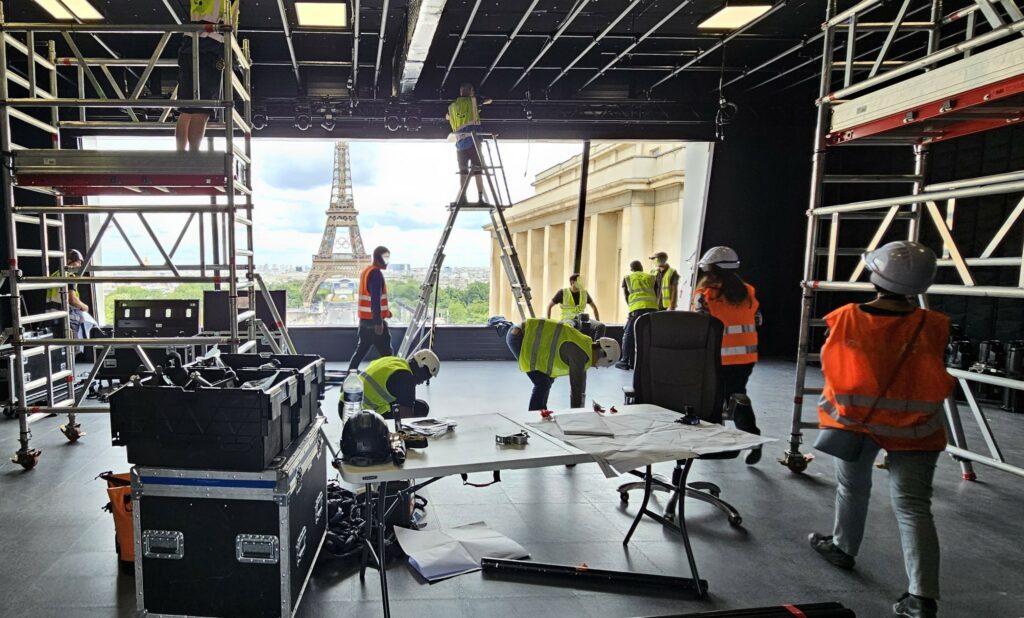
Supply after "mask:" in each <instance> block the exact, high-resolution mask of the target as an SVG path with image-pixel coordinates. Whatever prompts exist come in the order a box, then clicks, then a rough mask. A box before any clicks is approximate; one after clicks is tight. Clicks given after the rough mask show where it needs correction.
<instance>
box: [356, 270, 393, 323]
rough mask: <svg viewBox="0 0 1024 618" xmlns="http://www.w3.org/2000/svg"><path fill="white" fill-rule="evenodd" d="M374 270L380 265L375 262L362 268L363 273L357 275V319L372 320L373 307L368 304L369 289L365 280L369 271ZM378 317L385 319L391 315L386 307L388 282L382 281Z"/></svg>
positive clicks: (368, 276) (367, 278)
mask: <svg viewBox="0 0 1024 618" xmlns="http://www.w3.org/2000/svg"><path fill="white" fill-rule="evenodd" d="M375 270H380V266H377V265H376V264H370V265H369V266H367V267H366V268H364V269H363V273H362V274H361V275H359V319H360V320H372V319H373V307H371V306H370V289H369V288H368V287H367V285H366V282H367V281H368V280H369V278H370V273H372V272H373V271H375ZM380 317H381V319H386V318H390V317H391V311H390V309H388V283H387V281H385V282H384V287H383V288H382V289H381V291H380Z"/></svg>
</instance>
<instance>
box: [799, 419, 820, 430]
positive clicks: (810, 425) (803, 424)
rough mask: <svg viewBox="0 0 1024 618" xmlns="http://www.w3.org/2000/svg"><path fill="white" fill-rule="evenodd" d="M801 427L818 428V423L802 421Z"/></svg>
mask: <svg viewBox="0 0 1024 618" xmlns="http://www.w3.org/2000/svg"><path fill="white" fill-rule="evenodd" d="M799 427H800V429H818V428H819V426H818V423H812V422H809V421H801V422H800V424H799Z"/></svg>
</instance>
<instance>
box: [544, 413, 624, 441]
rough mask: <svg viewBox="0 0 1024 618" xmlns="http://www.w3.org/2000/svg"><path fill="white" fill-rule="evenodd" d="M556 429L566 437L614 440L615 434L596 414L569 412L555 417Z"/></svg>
mask: <svg viewBox="0 0 1024 618" xmlns="http://www.w3.org/2000/svg"><path fill="white" fill-rule="evenodd" d="M555 423H557V424H558V428H559V429H560V430H561V431H562V433H564V434H565V435H567V436H604V437H606V438H614V437H615V432H614V431H612V430H611V429H609V427H608V425H607V424H606V423H605V422H604V417H603V416H601V415H599V414H597V413H596V412H570V413H568V414H559V415H557V416H556V417H555Z"/></svg>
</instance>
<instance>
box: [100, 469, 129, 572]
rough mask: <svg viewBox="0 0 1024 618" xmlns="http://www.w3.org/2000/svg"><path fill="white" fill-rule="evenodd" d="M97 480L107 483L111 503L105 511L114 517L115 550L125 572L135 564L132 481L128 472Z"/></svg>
mask: <svg viewBox="0 0 1024 618" xmlns="http://www.w3.org/2000/svg"><path fill="white" fill-rule="evenodd" d="M96 478H98V479H103V480H104V481H106V482H107V497H108V498H110V502H108V503H107V505H106V506H104V507H103V510H104V511H107V512H109V513H111V514H112V515H113V516H114V548H115V549H116V550H117V558H118V560H120V561H121V567H122V569H123V570H127V569H128V568H129V565H132V564H133V563H134V562H135V534H134V530H133V524H132V480H131V475H130V474H129V473H127V472H125V473H122V474H114V473H113V472H109V471H108V472H103V473H101V474H100V475H99V476H97V477H96Z"/></svg>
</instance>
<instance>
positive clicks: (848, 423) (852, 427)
mask: <svg viewBox="0 0 1024 618" xmlns="http://www.w3.org/2000/svg"><path fill="white" fill-rule="evenodd" d="M863 260H864V265H865V266H866V267H867V270H868V271H869V272H870V273H871V283H873V284H874V285H875V288H876V290H877V292H878V294H877V296H876V297H875V299H874V300H872V301H871V302H868V303H864V304H848V305H846V306H844V307H840V308H839V309H836V310H835V311H833V312H832V313H830V314H829V315H828V316H826V317H825V322H826V324H827V325H828V329H829V336H828V339H827V340H826V342H825V345H824V347H822V350H821V365H822V372H823V373H824V376H825V388H824V389H823V391H822V395H821V399H820V400H819V402H818V423H819V426H820V427H821V431H820V432H819V433H818V438H817V440H816V441H815V444H814V446H815V448H816V449H818V450H820V451H823V452H825V453H828V454H830V455H833V456H834V457H835V458H836V459H835V462H836V481H837V483H836V501H835V503H836V514H835V518H834V523H833V528H832V534H830V535H822V534H817V533H813V534H811V535H810V537H809V541H810V543H811V546H812V547H813V548H814V550H815V551H817V552H818V553H819V554H821V556H822V557H824V558H825V559H826V560H827V561H828V562H830V563H832V564H833V565H835V566H837V567H839V568H843V569H852V568H853V566H854V563H855V558H856V556H857V553H858V550H859V549H860V545H861V541H862V540H863V538H864V531H865V530H864V529H865V525H864V524H865V520H866V518H867V513H868V501H869V500H870V498H871V477H872V473H873V467H874V466H873V464H874V461H875V457H876V456H877V455H878V451H879V450H880V449H885V451H886V453H887V455H886V461H887V462H888V465H887V468H888V475H887V476H888V479H889V491H890V493H891V494H892V505H893V510H894V511H895V513H896V522H897V525H898V527H899V531H900V535H899V539H900V543H901V545H902V549H903V561H904V563H905V566H906V572H907V577H908V579H909V585H908V588H907V592H906V593H905V594H903V596H901V597H900V598H899V599H898V600H897V601H896V603H895V604H894V605H893V612H894V613H895V615H897V616H908V617H913V618H932V617H934V616H936V615H937V614H938V603H937V600H938V598H939V538H938V534H937V532H936V530H935V522H934V519H933V517H932V512H931V498H932V478H933V476H934V474H935V465H936V462H937V461H938V458H939V453H941V452H942V451H943V450H944V449H945V448H946V431H945V427H944V421H943V402H944V401H945V400H946V398H947V397H948V396H949V394H950V393H951V392H952V390H953V379H952V378H951V377H950V376H949V374H948V373H947V372H946V367H945V359H944V352H945V347H946V343H947V342H948V341H949V318H948V317H946V316H945V315H943V314H941V313H939V312H937V311H930V310H927V309H922V308H920V307H917V306H916V305H915V304H914V303H913V302H911V300H910V298H909V297H913V296H916V295H918V294H923V293H924V292H925V291H926V290H927V289H928V287H929V286H930V285H931V283H932V280H933V279H934V278H935V266H936V260H935V254H934V253H933V252H932V250H931V249H929V248H928V247H925V246H924V245H921V244H918V243H916V242H909V241H898V242H892V243H889V244H887V245H885V246H883V247H880V248H878V249H876V250H874V251H871V252H868V253H866V254H864V256H863Z"/></svg>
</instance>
